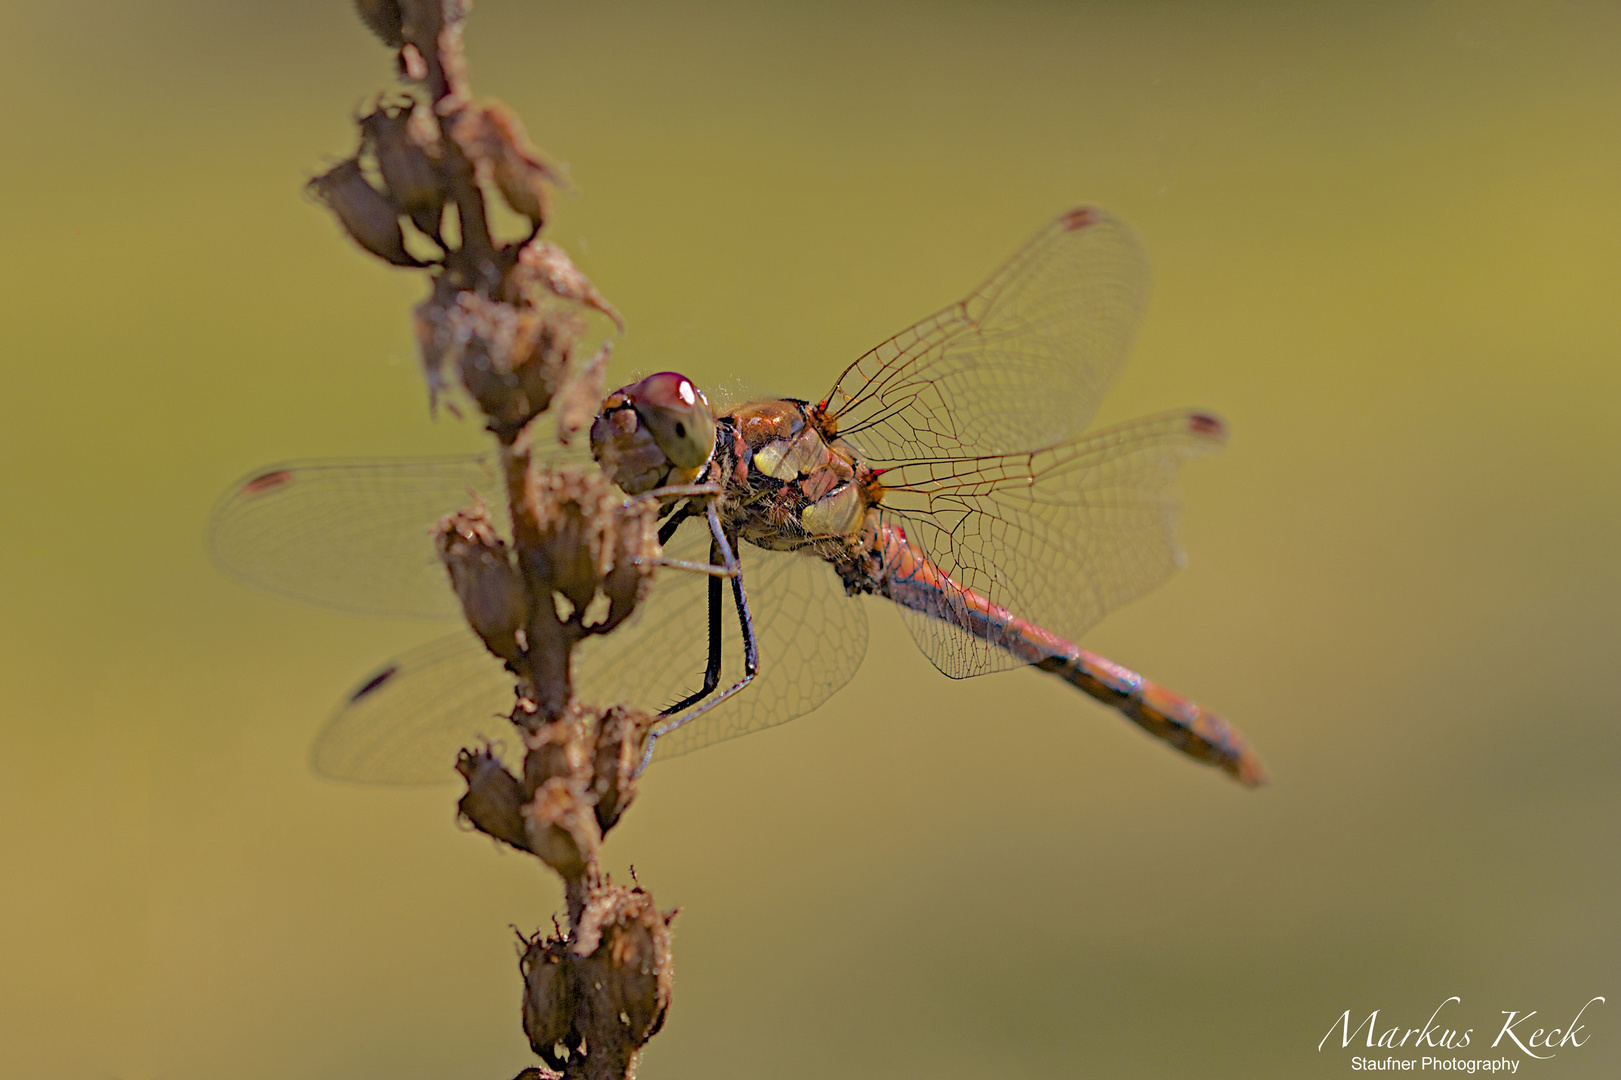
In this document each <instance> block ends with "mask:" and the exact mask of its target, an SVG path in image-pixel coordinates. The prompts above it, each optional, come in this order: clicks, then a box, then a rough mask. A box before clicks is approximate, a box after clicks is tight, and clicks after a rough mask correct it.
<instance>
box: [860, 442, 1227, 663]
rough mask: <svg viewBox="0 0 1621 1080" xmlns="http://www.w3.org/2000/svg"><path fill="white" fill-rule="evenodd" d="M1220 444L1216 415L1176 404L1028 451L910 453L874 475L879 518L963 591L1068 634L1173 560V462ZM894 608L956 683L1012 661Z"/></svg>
mask: <svg viewBox="0 0 1621 1080" xmlns="http://www.w3.org/2000/svg"><path fill="white" fill-rule="evenodd" d="M1225 441H1226V428H1225V427H1224V426H1223V424H1222V422H1221V421H1220V420H1219V419H1217V418H1216V417H1214V416H1211V415H1210V414H1209V413H1203V412H1190V411H1182V412H1170V413H1162V414H1159V415H1156V416H1148V417H1144V418H1142V419H1140V420H1134V421H1131V422H1129V423H1125V424H1121V425H1119V426H1117V427H1112V428H1107V429H1104V430H1102V431H1098V432H1095V433H1093V434H1090V435H1087V436H1085V437H1083V438H1077V439H1072V440H1070V441H1067V442H1064V443H1060V444H1058V445H1057V446H1053V447H1049V448H1047V449H1045V450H1038V451H1035V452H1033V453H1028V454H1017V455H1007V456H997V457H986V458H955V459H939V460H935V461H918V462H908V463H905V464H902V465H900V466H897V467H894V468H892V469H890V470H888V471H887V472H885V473H884V474H883V477H882V480H883V483H884V487H885V491H884V502H883V507H884V510H883V513H884V515H885V518H886V521H887V522H888V523H890V524H898V525H900V526H901V527H902V528H903V529H904V530H905V532H906V536H907V538H908V540H909V541H910V542H911V543H912V544H913V545H914V546H915V547H916V548H917V549H918V550H919V551H920V552H922V553H923V554H924V555H925V556H926V557H928V558H929V559H930V560H932V561H933V562H934V564H935V565H936V566H937V567H939V568H940V569H941V570H943V571H945V572H946V573H947V574H949V575H950V577H951V578H952V580H954V581H955V582H957V584H958V585H960V586H962V587H963V588H964V589H968V590H971V591H973V592H976V593H978V594H979V595H980V596H982V597H984V598H986V599H987V600H989V601H990V602H991V603H993V604H997V605H1000V606H1002V607H1004V608H1007V609H1008V610H1009V611H1011V612H1012V613H1013V614H1014V615H1017V616H1019V617H1021V618H1023V619H1025V620H1028V621H1029V622H1032V623H1035V624H1036V625H1037V626H1040V627H1043V628H1045V629H1047V630H1049V631H1051V632H1053V633H1055V634H1058V635H1060V636H1062V637H1065V638H1068V639H1070V640H1074V639H1076V638H1078V637H1079V636H1080V635H1081V634H1082V633H1084V632H1085V631H1086V630H1087V629H1089V628H1090V627H1091V626H1092V625H1094V624H1095V623H1096V622H1097V621H1098V620H1099V619H1101V618H1103V616H1104V615H1105V614H1107V613H1108V612H1109V611H1112V610H1113V609H1115V608H1117V607H1119V606H1120V605H1122V604H1124V603H1126V602H1128V601H1130V600H1133V599H1135V598H1136V597H1138V596H1141V595H1142V594H1143V593H1145V592H1147V591H1148V590H1150V589H1152V588H1153V587H1154V586H1156V585H1158V584H1159V583H1160V582H1162V581H1163V580H1165V578H1167V577H1168V576H1170V574H1171V572H1172V571H1173V570H1175V569H1176V567H1177V566H1178V565H1180V564H1181V562H1182V552H1181V549H1180V547H1179V546H1178V545H1177V541H1176V533H1175V529H1176V518H1177V510H1178V504H1177V501H1176V499H1175V497H1174V491H1173V488H1174V484H1175V481H1176V474H1177V469H1178V467H1179V466H1180V465H1181V464H1182V462H1184V461H1186V460H1188V459H1189V458H1192V457H1197V456H1199V455H1201V454H1205V453H1208V452H1210V451H1212V450H1215V449H1217V448H1219V447H1220V446H1221V445H1222V444H1223V443H1224V442H1225ZM903 610H904V609H903ZM904 615H905V618H906V622H907V626H908V628H909V629H910V630H911V632H912V636H913V638H914V639H915V640H916V641H917V643H918V647H919V648H921V649H922V650H923V652H924V653H925V654H926V655H927V656H928V657H929V659H930V660H931V661H933V663H934V665H935V666H936V667H938V668H939V669H940V670H941V671H943V672H945V673H946V674H947V675H950V676H952V677H953V678H964V677H966V676H970V675H980V674H983V673H985V672H988V671H996V670H1000V669H1003V668H1007V667H1013V666H1016V665H1017V664H1019V663H1020V661H1018V660H1015V659H1014V658H1013V657H1012V656H1010V655H1008V654H1007V653H1006V652H1005V651H1004V650H1002V649H1001V648H999V647H998V646H997V642H995V641H987V640H984V639H981V638H978V637H975V636H974V635H972V634H970V633H968V632H967V631H965V630H963V629H961V628H960V626H958V625H955V624H954V623H953V622H951V621H949V620H941V619H936V618H930V617H927V616H924V615H920V614H917V613H916V612H912V611H909V610H907V611H904Z"/></svg>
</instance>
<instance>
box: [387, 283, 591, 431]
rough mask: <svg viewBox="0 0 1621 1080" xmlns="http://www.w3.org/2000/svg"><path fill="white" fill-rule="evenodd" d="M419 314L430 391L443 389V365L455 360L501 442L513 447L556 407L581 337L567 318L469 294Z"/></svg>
mask: <svg viewBox="0 0 1621 1080" xmlns="http://www.w3.org/2000/svg"><path fill="white" fill-rule="evenodd" d="M417 314H418V338H419V340H421V341H423V342H425V344H424V346H423V350H422V355H423V363H424V367H425V368H427V370H428V371H429V385H430V387H433V386H434V384H435V380H436V379H437V380H438V382H439V385H443V375H442V371H443V368H444V365H445V363H446V362H447V360H449V359H452V358H454V359H455V360H456V365H457V371H458V373H459V374H460V376H461V383H462V386H463V387H464V388H465V389H466V390H467V392H468V394H469V395H470V396H471V397H472V398H473V400H474V401H475V402H477V404H478V407H479V409H480V411H482V412H483V413H484V415H485V416H486V417H487V418H488V420H489V427H490V430H491V431H493V432H495V433H496V435H497V436H498V437H500V438H501V440H502V441H503V442H506V443H509V444H510V443H511V442H512V441H513V440H514V439H516V438H517V436H518V433H519V432H520V431H521V430H522V428H523V426H524V425H525V424H527V423H528V422H529V421H530V420H532V419H533V418H534V417H536V416H538V415H539V414H540V413H541V412H543V411H544V410H545V409H546V408H547V407H548V406H549V405H550V404H551V400H552V395H553V394H554V393H556V392H557V389H558V387H559V386H560V384H561V383H562V382H563V379H564V378H565V376H566V373H567V371H568V366H569V361H570V358H571V356H572V354H573V348H574V341H575V335H576V331H577V326H576V325H575V324H574V323H573V322H572V321H571V320H570V319H569V318H568V317H567V316H566V315H563V314H560V313H557V312H554V311H534V310H522V309H519V308H515V307H513V306H512V305H511V304H506V303H502V302H501V301H498V300H485V299H483V298H482V297H479V296H477V295H475V294H473V293H470V292H461V293H457V294H456V300H455V303H454V304H452V305H450V306H441V305H438V304H424V305H420V306H419V307H418V308H417ZM436 372H437V374H436Z"/></svg>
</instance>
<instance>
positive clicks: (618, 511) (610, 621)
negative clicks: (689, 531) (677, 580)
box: [514, 468, 659, 634]
mask: <svg viewBox="0 0 1621 1080" xmlns="http://www.w3.org/2000/svg"><path fill="white" fill-rule="evenodd" d="M527 495H528V498H527V499H526V500H525V505H522V506H518V507H514V513H516V514H518V515H519V516H520V522H521V524H523V525H524V526H526V528H525V529H522V530H520V533H519V537H520V539H519V544H520V547H519V566H520V567H521V568H522V569H523V571H524V573H525V575H526V577H527V578H528V579H529V586H530V590H531V595H535V596H547V595H550V594H552V593H557V594H560V595H561V596H563V597H564V598H565V599H567V600H568V602H569V604H570V605H572V607H573V609H574V611H573V614H572V615H571V616H570V622H571V623H572V624H574V625H577V626H578V627H579V628H580V630H581V631H582V632H586V633H594V634H603V633H607V632H608V631H609V630H611V629H613V628H614V627H615V626H617V625H619V623H621V622H623V621H624V620H625V619H626V618H627V617H628V616H629V615H630V613H631V612H632V611H633V610H634V609H635V607H636V605H637V604H638V603H639V602H640V601H641V600H642V598H643V597H644V596H645V595H646V591H647V587H648V584H649V583H650V581H651V579H652V575H653V573H654V571H655V569H656V560H657V557H658V554H659V549H658V532H657V514H658V508H657V506H656V505H654V504H653V503H650V502H645V503H644V502H637V503H630V504H626V503H624V502H623V500H622V497H621V496H620V495H619V493H618V492H617V491H616V490H615V489H614V486H613V484H612V483H611V482H610V481H609V480H608V479H607V478H606V477H605V476H603V475H602V472H601V471H600V470H597V469H546V468H538V469H535V470H532V472H531V473H530V476H529V489H528V492H527ZM525 516H527V518H528V520H526V521H525V520H523V518H524V517H525ZM526 535H527V536H528V537H530V539H528V540H526V539H524V537H525V536H526ZM599 593H600V594H601V595H602V596H604V597H605V598H606V599H607V601H608V612H607V614H606V616H605V617H603V618H602V619H601V620H600V621H597V622H594V623H591V624H586V622H585V618H586V613H587V610H588V609H589V608H590V607H591V604H592V601H593V600H594V599H595V598H596V597H597V595H598V594H599Z"/></svg>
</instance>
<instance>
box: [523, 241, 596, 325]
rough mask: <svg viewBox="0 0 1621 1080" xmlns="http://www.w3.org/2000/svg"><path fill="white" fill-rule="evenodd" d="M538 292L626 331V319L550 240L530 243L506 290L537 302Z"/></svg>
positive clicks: (564, 252) (524, 249) (526, 245)
mask: <svg viewBox="0 0 1621 1080" xmlns="http://www.w3.org/2000/svg"><path fill="white" fill-rule="evenodd" d="M538 289H543V290H545V291H546V292H548V293H550V294H551V295H553V296H559V297H562V298H563V299H565V300H573V301H575V302H576V303H581V304H584V305H586V306H587V307H589V308H593V309H595V310H597V311H600V312H602V314H604V315H606V316H608V318H610V319H612V320H613V321H614V325H615V326H617V327H619V330H620V332H621V333H623V332H624V329H625V320H624V319H623V318H621V317H620V315H619V312H618V311H617V310H616V309H615V308H614V306H613V305H612V304H610V303H608V301H607V298H606V297H604V296H603V295H602V293H601V292H600V291H599V290H598V289H597V287H596V286H595V285H593V284H591V279H590V278H588V277H586V276H585V275H584V274H583V273H581V272H580V269H579V267H577V266H575V265H574V261H573V260H572V259H570V258H569V257H568V252H566V251H564V250H563V249H562V248H560V247H558V246H557V245H556V244H553V243H551V242H550V241H547V240H538V239H537V240H531V241H529V243H527V244H525V245H524V246H523V250H521V251H519V252H518V261H517V263H516V264H515V265H514V266H513V268H512V270H511V271H510V272H509V273H508V275H507V290H508V292H509V293H516V294H518V295H519V296H523V297H526V298H530V300H531V302H534V299H533V298H534V294H535V292H536V290H538Z"/></svg>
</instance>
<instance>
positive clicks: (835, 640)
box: [586, 523, 867, 761]
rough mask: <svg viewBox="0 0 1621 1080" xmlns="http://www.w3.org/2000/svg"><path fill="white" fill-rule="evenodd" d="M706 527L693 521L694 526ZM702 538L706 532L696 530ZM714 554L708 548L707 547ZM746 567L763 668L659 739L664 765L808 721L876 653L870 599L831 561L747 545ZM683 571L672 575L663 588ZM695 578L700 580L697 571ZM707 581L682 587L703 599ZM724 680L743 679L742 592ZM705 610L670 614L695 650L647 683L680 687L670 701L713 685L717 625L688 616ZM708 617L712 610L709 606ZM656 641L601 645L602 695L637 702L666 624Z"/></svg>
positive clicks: (607, 640) (727, 598)
mask: <svg viewBox="0 0 1621 1080" xmlns="http://www.w3.org/2000/svg"><path fill="white" fill-rule="evenodd" d="M693 524H696V523H689V526H690V525H693ZM693 531H694V532H697V530H696V529H694V530H693ZM704 554H705V556H706V557H707V554H708V549H707V546H706V547H705V549H704ZM739 557H740V559H741V560H742V564H743V584H744V590H745V593H746V595H747V597H748V603H749V610H750V613H751V615H752V616H753V620H754V630H755V635H756V638H757V640H758V642H759V656H760V669H759V674H758V675H756V676H755V679H754V681H753V682H752V683H750V684H749V685H748V687H747V688H745V689H744V690H743V691H742V692H741V693H739V694H737V695H736V696H735V697H733V698H731V699H729V700H727V701H725V702H723V703H722V704H720V705H718V706H716V707H715V708H714V709H711V710H710V711H709V712H707V713H705V714H704V715H702V716H700V717H699V718H698V719H696V720H694V721H692V722H691V723H688V724H684V725H682V726H681V727H679V728H677V729H676V730H675V731H673V732H671V733H670V734H669V735H666V736H664V737H663V738H661V739H659V740H658V743H657V745H656V746H655V747H654V754H653V759H654V760H655V761H663V760H664V759H666V758H671V757H677V756H679V755H681V754H685V753H689V752H691V751H693V750H697V749H700V748H702V747H705V746H709V745H711V744H712V743H717V742H722V741H724V740H726V739H735V738H737V737H738V736H740V735H747V734H748V733H749V732H751V731H758V730H760V729H761V728H767V727H773V726H775V725H777V724H782V723H786V722H787V721H789V720H792V719H794V718H795V717H797V716H803V715H804V714H805V713H808V712H810V711H811V710H812V709H814V708H816V707H817V706H818V705H820V704H821V703H822V702H824V701H826V700H827V699H828V698H829V697H830V696H831V695H832V694H833V692H834V691H835V690H837V689H839V687H841V686H843V685H844V684H845V683H847V682H849V681H850V678H851V676H853V675H854V674H855V673H856V669H857V668H859V667H860V666H861V658H862V657H863V656H864V655H866V651H867V613H866V610H865V608H864V607H863V606H862V602H861V601H860V600H858V599H856V598H854V597H850V596H847V595H845V592H844V585H843V584H842V583H841V582H840V581H839V577H838V575H837V574H836V573H834V572H833V568H832V567H831V566H829V565H828V564H827V563H825V562H823V561H822V560H821V559H817V558H813V557H811V556H809V555H801V554H794V553H791V552H783V551H767V550H765V549H763V548H756V547H752V546H745V547H744V549H743V551H741V552H740V553H739ZM673 576H674V575H672V574H671V573H670V572H669V571H665V572H664V573H663V574H661V575H660V578H659V582H658V584H657V585H656V586H655V588H656V589H658V588H662V587H663V585H664V583H665V582H667V581H669V580H670V579H671V578H672V577H673ZM688 576H690V575H688ZM705 587H706V586H705V583H702V582H695V581H686V582H682V583H681V584H680V588H681V589H683V590H685V591H689V592H693V593H698V594H701V593H703V592H704V590H705ZM724 594H725V595H724V604H723V608H724V610H723V612H722V615H723V620H724V621H723V622H722V646H721V656H722V665H721V678H720V689H722V690H724V689H725V688H726V687H728V686H731V685H732V684H733V683H735V682H737V680H738V679H740V678H742V675H743V638H742V632H741V630H740V628H739V623H738V618H737V611H736V608H735V607H734V605H733V600H732V591H731V588H730V587H729V586H728V587H727V588H726V589H725V590H724ZM662 608H663V598H662V597H660V598H657V601H656V602H655V604H654V607H653V610H651V611H650V612H649V613H648V618H650V619H659V618H660V614H661V612H662ZM695 608H698V605H694V604H686V605H683V611H682V614H681V615H680V616H679V618H680V621H681V623H682V625H680V626H677V625H675V624H676V621H677V617H676V616H674V615H670V616H664V621H665V622H667V623H668V624H669V628H670V632H671V633H673V634H675V635H677V636H678V637H685V638H686V639H687V642H688V644H687V645H686V647H685V649H684V650H683V651H684V656H683V658H682V659H683V660H684V661H685V662H686V667H685V668H684V669H683V668H679V666H678V665H672V664H671V663H669V661H666V662H665V664H664V665H663V666H664V670H663V671H661V672H659V674H658V676H657V678H656V679H654V680H653V682H651V683H648V684H646V685H664V686H667V687H670V689H667V690H666V691H664V695H663V700H662V702H661V704H665V705H668V704H670V703H671V702H674V701H678V700H680V699H681V698H682V697H684V696H685V695H686V694H687V693H690V692H691V691H692V690H695V689H697V688H698V687H699V686H701V685H702V682H703V678H702V676H703V669H704V661H705V659H706V658H707V651H706V648H705V644H706V638H707V634H706V633H705V630H706V628H707V623H705V622H704V621H703V616H702V615H701V614H700V615H699V617H697V618H696V619H695V618H693V616H692V615H690V614H688V613H689V612H691V611H693V610H694V609H695ZM698 610H699V611H700V612H702V611H703V610H704V609H701V608H699V609H698ZM642 636H643V637H645V638H646V639H649V640H648V641H644V642H643V643H642V644H641V645H640V646H639V645H638V643H637V641H635V640H633V639H631V638H628V637H627V636H626V635H623V634H619V633H614V634H609V635H607V636H606V637H603V638H601V639H598V642H596V643H594V644H596V645H597V648H598V651H599V653H601V654H603V655H601V656H597V655H593V656H590V657H588V659H587V661H586V662H587V663H594V664H595V665H596V666H595V669H594V670H596V671H599V672H601V681H600V682H598V683H596V684H595V685H596V686H597V687H599V688H598V689H597V690H596V692H595V698H596V700H599V701H615V700H619V699H621V698H626V697H632V698H633V699H634V693H635V687H636V686H637V685H638V684H639V683H640V681H641V680H642V679H643V678H644V671H645V669H646V667H647V662H646V661H645V660H642V659H639V658H640V657H643V656H647V655H650V654H653V653H655V652H656V650H654V649H651V648H649V647H648V646H649V644H650V643H651V641H653V640H657V641H662V640H663V639H664V638H665V637H666V636H667V635H666V633H665V631H664V630H663V629H662V628H661V629H659V630H658V631H656V632H649V631H644V632H643V635H642Z"/></svg>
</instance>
